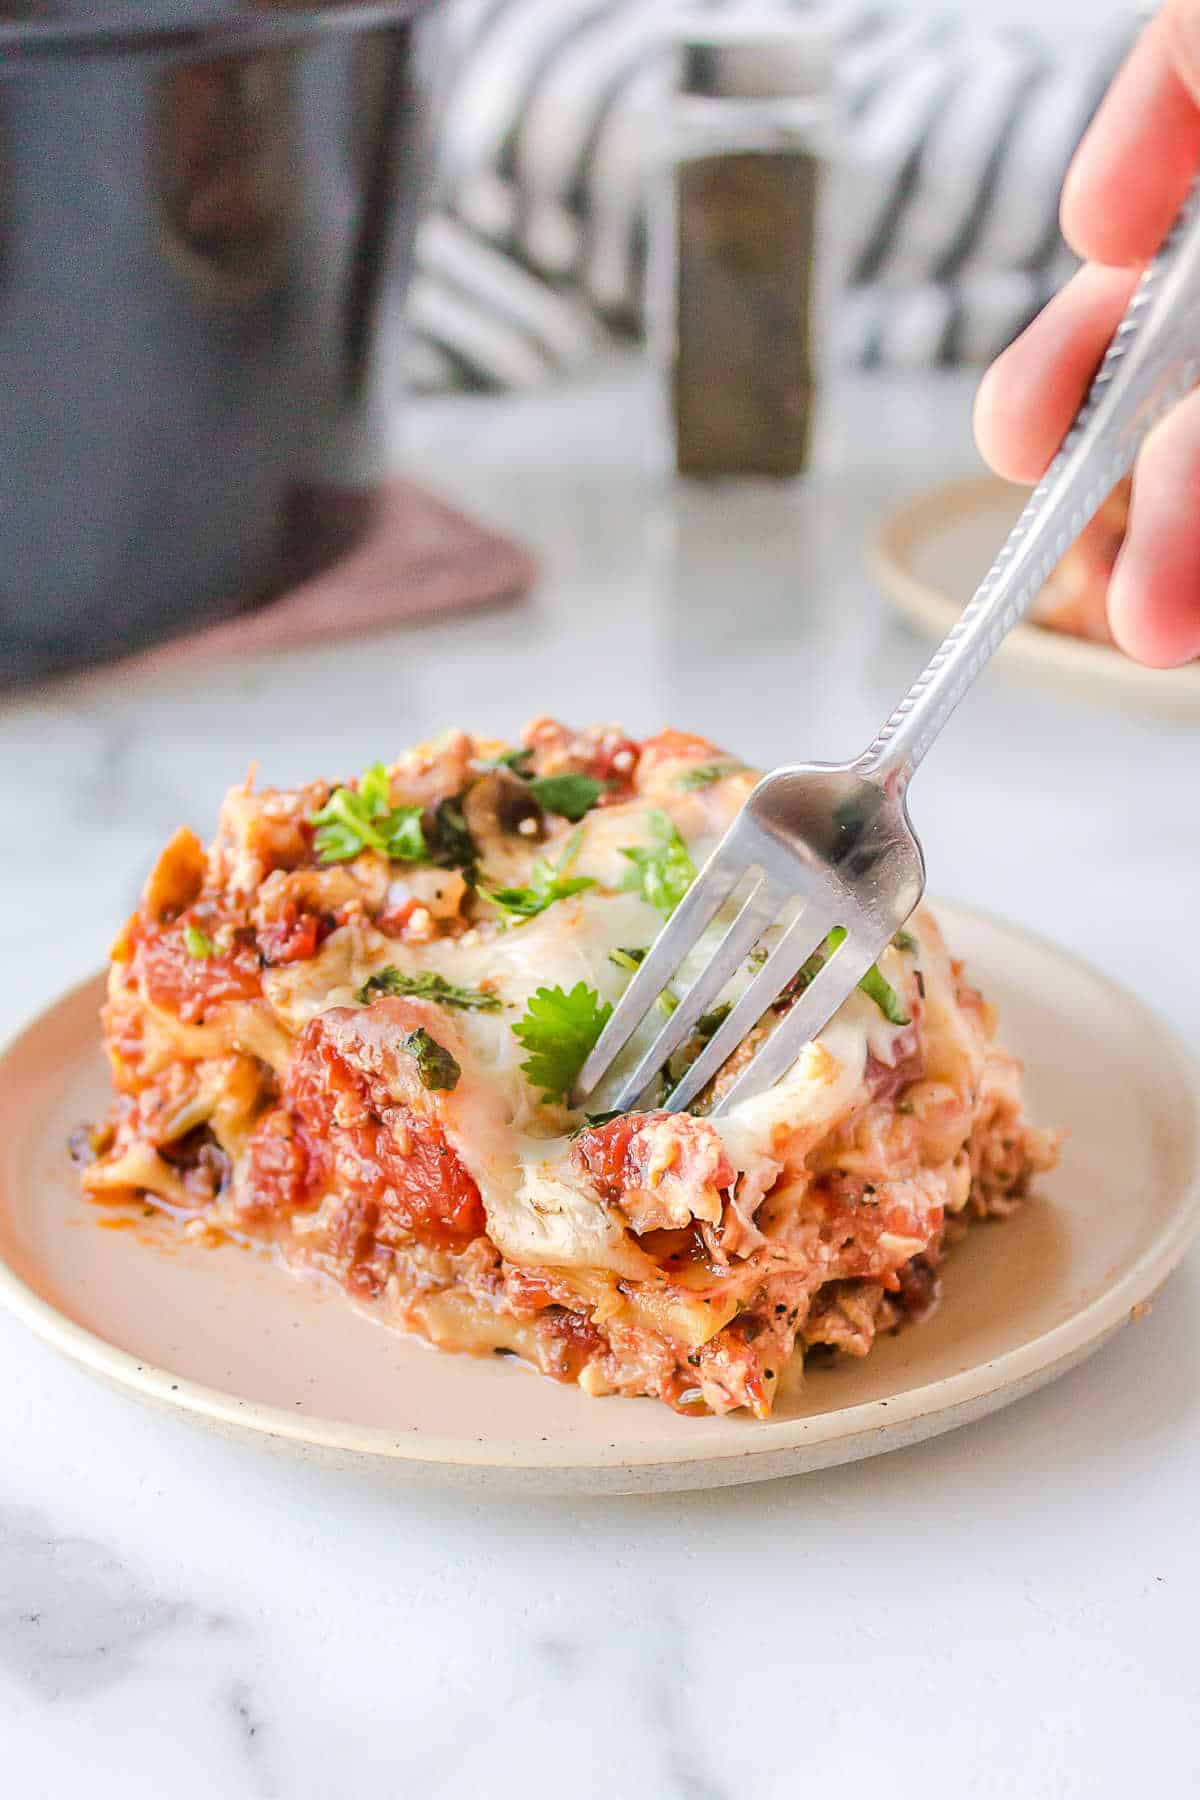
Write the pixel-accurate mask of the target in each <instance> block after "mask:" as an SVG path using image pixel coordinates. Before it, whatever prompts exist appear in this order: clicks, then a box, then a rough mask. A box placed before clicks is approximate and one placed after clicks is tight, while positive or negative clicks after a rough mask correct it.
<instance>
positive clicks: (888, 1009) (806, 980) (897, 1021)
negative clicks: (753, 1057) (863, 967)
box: [781, 925, 911, 1025]
mask: <svg viewBox="0 0 1200 1800" xmlns="http://www.w3.org/2000/svg"><path fill="white" fill-rule="evenodd" d="M845 941H846V928H845V926H844V925H835V926H834V928H833V930H832V931H831V932H830V933H829V936H828V937H827V938H826V939H825V942H824V943H823V944H820V945H819V946H818V947H817V949H815V950H814V951H813V953H812V955H811V956H810V957H809V959H808V961H807V962H806V963H804V964H803V965H802V967H801V968H800V970H799V972H798V973H797V974H796V975H794V976H793V977H792V980H791V981H790V982H789V984H788V986H787V987H786V988H785V989H784V995H786V996H787V997H788V998H789V999H791V998H793V997H794V996H795V995H796V994H802V993H803V992H804V990H805V988H806V987H808V986H809V984H810V982H812V981H814V980H815V979H816V977H817V976H818V975H819V974H820V972H821V970H822V969H823V968H824V967H825V964H826V963H827V962H828V961H829V958H830V957H831V956H832V955H833V953H834V951H835V950H836V949H837V947H838V945H839V944H843V943H845ZM858 985H859V988H860V989H861V991H862V992H863V993H864V994H865V995H866V996H867V998H868V1000H873V1001H874V1002H875V1004H876V1006H877V1007H878V1008H879V1010H880V1012H881V1013H882V1014H883V1016H884V1018H885V1019H886V1020H887V1021H888V1023H889V1024H890V1025H908V1024H910V1023H911V1020H910V1019H909V1016H908V1014H907V1013H906V1012H905V1010H904V1007H903V1004H902V1003H901V1000H900V996H899V994H898V993H897V992H896V990H895V988H894V987H893V986H892V984H891V982H890V981H888V980H887V978H886V977H885V976H884V975H882V974H881V973H880V970H879V967H878V965H877V964H876V963H872V964H871V967H870V968H869V969H868V970H867V972H866V974H865V975H864V976H863V978H862V980H861V981H860V982H859V984H858ZM782 997H783V996H781V998H782Z"/></svg>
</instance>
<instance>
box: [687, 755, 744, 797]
mask: <svg viewBox="0 0 1200 1800" xmlns="http://www.w3.org/2000/svg"><path fill="white" fill-rule="evenodd" d="M742 766H743V765H742V764H741V763H696V764H694V765H693V767H692V768H690V769H684V770H683V771H682V772H681V773H680V774H678V775H677V776H676V777H675V781H674V786H675V787H677V788H679V789H680V791H681V792H682V793H685V794H690V793H693V792H694V791H695V789H696V788H706V787H711V786H712V784H713V782H714V781H724V779H725V777H726V776H727V775H740V774H741V772H742Z"/></svg>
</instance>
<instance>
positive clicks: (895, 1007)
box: [858, 963, 911, 1025]
mask: <svg viewBox="0 0 1200 1800" xmlns="http://www.w3.org/2000/svg"><path fill="white" fill-rule="evenodd" d="M858 985H859V987H860V988H861V989H862V991H863V993H864V994H865V995H866V996H867V998H868V999H869V1000H873V1001H874V1002H875V1004H876V1006H877V1007H878V1008H879V1010H880V1012H881V1013H882V1014H883V1016H884V1018H885V1019H886V1020H887V1021H888V1024H889V1025H908V1024H909V1023H910V1022H911V1021H910V1020H909V1016H908V1014H907V1013H906V1012H905V1010H904V1007H903V1005H902V1004H901V1000H900V996H899V994H898V993H897V992H896V990H895V988H894V987H893V986H892V984H891V982H890V981H888V980H887V979H886V977H885V976H883V975H881V974H880V972H879V967H878V965H877V964H876V963H872V964H871V967H870V968H869V969H868V970H867V972H866V974H865V975H864V976H863V978H862V980H861V981H860V982H859V984H858Z"/></svg>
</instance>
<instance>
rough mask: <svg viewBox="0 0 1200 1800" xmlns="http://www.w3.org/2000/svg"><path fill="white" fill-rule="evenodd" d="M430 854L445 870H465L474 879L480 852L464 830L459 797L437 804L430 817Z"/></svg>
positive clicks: (465, 829)
mask: <svg viewBox="0 0 1200 1800" xmlns="http://www.w3.org/2000/svg"><path fill="white" fill-rule="evenodd" d="M430 855H431V857H432V860H433V861H434V862H435V863H438V864H439V865H440V866H441V867H442V868H445V869H464V870H466V871H468V874H469V875H470V878H471V879H472V880H473V879H474V874H473V871H474V868H475V864H476V863H477V862H478V860H479V851H478V849H477V848H476V845H475V839H474V838H473V837H472V836H471V833H470V831H469V829H468V827H467V821H466V815H465V814H464V812H463V808H462V795H461V794H456V795H455V796H454V797H453V798H451V799H447V800H442V801H439V803H438V805H437V807H436V808H435V810H434V815H433V841H432V843H431V844H430Z"/></svg>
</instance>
